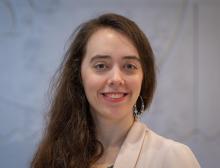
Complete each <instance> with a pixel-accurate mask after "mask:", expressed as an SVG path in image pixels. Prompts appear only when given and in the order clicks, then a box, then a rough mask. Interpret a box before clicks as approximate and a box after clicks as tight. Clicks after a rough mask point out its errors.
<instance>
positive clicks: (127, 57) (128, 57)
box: [123, 55, 141, 62]
mask: <svg viewBox="0 0 220 168" xmlns="http://www.w3.org/2000/svg"><path fill="white" fill-rule="evenodd" d="M123 59H128V60H136V61H138V62H141V60H140V58H139V57H137V56H133V55H131V56H124V57H123Z"/></svg>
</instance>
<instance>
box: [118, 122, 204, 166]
mask: <svg viewBox="0 0 220 168" xmlns="http://www.w3.org/2000/svg"><path fill="white" fill-rule="evenodd" d="M114 168H200V165H199V163H198V161H197V159H196V157H195V156H194V154H193V153H192V151H191V150H190V148H189V147H188V146H186V145H184V144H181V143H179V142H176V141H173V140H170V139H166V138H164V137H161V136H159V135H157V134H156V133H154V132H153V131H152V130H150V129H149V128H147V126H146V125H145V124H143V123H141V122H140V121H135V122H134V124H133V126H132V127H131V129H130V131H129V132H128V135H127V137H126V139H125V141H124V143H123V144H122V147H121V149H120V151H119V153H118V156H117V158H116V161H115V164H114Z"/></svg>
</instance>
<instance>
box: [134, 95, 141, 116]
mask: <svg viewBox="0 0 220 168" xmlns="http://www.w3.org/2000/svg"><path fill="white" fill-rule="evenodd" d="M139 97H140V99H141V109H140V110H139V111H138V109H137V105H136V104H137V103H135V105H134V107H133V114H134V116H135V117H140V115H141V114H143V112H144V100H143V98H142V97H141V96H139Z"/></svg>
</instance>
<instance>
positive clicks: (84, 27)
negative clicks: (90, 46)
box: [31, 13, 156, 168]
mask: <svg viewBox="0 0 220 168" xmlns="http://www.w3.org/2000/svg"><path fill="white" fill-rule="evenodd" d="M101 28H111V29H113V30H115V31H118V32H120V33H122V34H124V35H125V36H127V37H128V38H129V39H130V40H131V42H132V43H133V45H134V46H135V47H136V49H137V51H138V53H139V56H140V59H141V66H142V70H143V74H144V77H143V81H142V87H141V92H140V96H142V98H143V100H144V105H145V109H146V108H147V107H148V106H149V104H150V103H151V101H152V97H153V93H154V90H155V83H156V77H155V65H154V55H153V52H152V48H151V46H150V44H149V42H148V39H147V37H146V36H145V34H144V33H143V32H142V31H141V30H140V28H139V27H138V26H137V25H136V24H135V23H134V22H133V21H132V20H130V19H128V18H126V17H124V16H121V15H118V14H114V13H108V14H103V15H101V16H98V17H97V18H94V19H91V20H89V21H87V22H85V23H83V24H81V25H80V26H79V27H78V28H77V29H76V30H75V31H74V33H73V35H72V36H71V39H72V40H71V43H70V46H69V48H68V50H67V52H66V54H65V56H64V59H63V62H62V63H61V66H60V69H59V71H58V78H57V80H56V82H55V83H54V85H53V94H52V102H51V106H50V109H49V113H48V121H47V122H48V123H47V126H46V129H45V132H44V134H43V138H42V140H41V142H40V144H39V146H38V148H37V151H36V153H35V155H34V157H33V159H32V162H31V167H32V168H44V167H45V168H48V167H50V168H90V167H92V165H94V163H95V162H96V161H97V160H98V159H99V158H100V157H101V156H102V154H103V150H104V149H103V145H102V144H101V142H99V141H98V140H97V138H96V131H95V130H96V129H95V123H94V121H93V118H92V116H91V113H90V111H89V103H88V101H87V98H86V95H85V92H84V88H83V85H82V79H81V71H80V69H81V63H82V61H83V58H84V56H85V53H86V46H87V42H88V40H89V38H90V37H91V35H92V34H93V33H94V32H96V31H97V30H99V29H101ZM138 101H139V100H137V108H138V109H140V108H141V107H140V106H141V103H140V102H138Z"/></svg>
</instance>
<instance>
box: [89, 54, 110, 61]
mask: <svg viewBox="0 0 220 168" xmlns="http://www.w3.org/2000/svg"><path fill="white" fill-rule="evenodd" d="M97 59H111V56H110V55H95V56H93V57H92V58H91V59H90V62H93V61H95V60H97Z"/></svg>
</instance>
